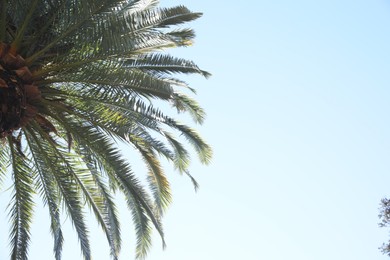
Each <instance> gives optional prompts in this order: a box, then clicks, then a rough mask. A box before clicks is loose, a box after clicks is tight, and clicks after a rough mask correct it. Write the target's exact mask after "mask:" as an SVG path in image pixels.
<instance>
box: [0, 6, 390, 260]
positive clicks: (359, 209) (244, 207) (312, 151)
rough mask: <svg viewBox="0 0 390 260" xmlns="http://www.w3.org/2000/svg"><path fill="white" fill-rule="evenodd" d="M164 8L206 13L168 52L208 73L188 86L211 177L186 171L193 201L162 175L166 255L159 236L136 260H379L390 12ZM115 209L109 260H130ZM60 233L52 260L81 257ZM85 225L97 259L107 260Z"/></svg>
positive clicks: (127, 237)
mask: <svg viewBox="0 0 390 260" xmlns="http://www.w3.org/2000/svg"><path fill="white" fill-rule="evenodd" d="M162 4H163V5H164V6H174V5H179V4H184V5H186V6H187V7H189V8H190V9H191V10H193V11H201V12H203V13H204V16H203V17H202V18H201V19H200V20H198V21H196V22H194V23H192V24H191V27H192V28H194V29H195V30H196V31H197V35H198V37H197V40H196V44H195V45H194V46H193V47H191V48H186V49H183V50H179V51H175V55H177V56H181V57H185V58H188V59H192V60H194V61H196V62H197V63H198V64H199V65H200V66H201V67H202V68H203V69H205V70H209V71H210V72H212V73H213V77H212V78H210V79H209V80H205V79H203V78H200V77H188V78H185V79H186V80H187V81H188V82H189V83H190V84H191V86H192V87H195V88H196V89H197V90H198V96H197V99H198V100H199V101H200V102H201V104H202V105H203V107H204V108H205V109H206V111H207V113H208V117H207V120H206V122H205V124H204V125H203V126H200V127H198V129H199V131H200V132H201V133H202V135H203V136H204V137H205V138H206V139H207V140H208V141H209V143H211V144H212V146H213V147H214V153H215V156H214V159H213V162H212V164H211V165H210V166H208V167H205V166H202V165H200V163H198V161H196V160H194V161H193V164H192V168H191V172H192V174H193V175H194V176H195V177H196V178H197V180H198V181H199V182H200V185H201V188H200V190H199V192H198V193H195V192H194V191H193V189H192V186H191V183H190V181H189V180H188V179H187V178H184V177H181V176H179V175H178V174H176V173H174V172H172V173H170V174H169V176H170V179H171V181H172V188H173V195H174V202H173V204H172V206H171V208H170V210H169V211H168V214H167V215H166V217H165V218H164V227H165V233H166V240H167V244H168V247H167V249H166V250H165V251H163V250H162V249H161V244H160V241H159V239H158V236H156V239H155V240H154V247H153V250H152V251H151V252H150V254H149V257H148V258H147V259H148V260H237V259H245V260H286V259H292V260H313V259H315V260H330V259H331V260H345V259H353V260H373V259H375V260H381V259H383V260H384V259H389V258H388V257H386V256H384V255H382V254H381V252H380V251H379V250H378V247H380V246H381V244H382V243H383V242H385V241H386V239H387V238H388V237H390V236H388V231H387V230H385V229H380V228H378V222H379V219H378V212H379V211H378V207H379V202H380V199H381V198H383V197H385V196H389V197H390V118H389V111H390V102H389V101H390V73H389V71H390V2H389V1H386V0H370V1H366V0H364V1H363V0H353V1H352V0H326V1H322V0H318V1H311V0H310V1H309V0H306V1H305V0H295V1H291V0H272V1H263V0H256V1H254V0H248V1H241V2H238V1H230V0H227V1H194V0H192V1H190V0H164V1H163V2H162ZM129 157H131V156H130V155H129ZM137 164H138V162H137V161H136V160H135V162H134V163H133V165H134V167H135V168H136V169H137V168H138V167H140V166H139V165H137ZM140 170H142V168H140ZM140 170H138V171H140ZM5 194H7V193H4V192H3V193H2V194H0V206H1V211H2V212H4V211H5V207H6V201H7V200H8V198H7V197H6V195H5ZM121 212H122V213H125V214H123V215H122V229H123V242H124V243H123V248H122V255H121V258H120V259H121V260H123V259H133V256H134V243H133V241H134V235H133V231H132V228H133V227H132V223H131V221H130V219H131V217H130V214H129V213H128V212H127V210H125V209H123V210H121ZM126 214H127V215H126ZM47 215H48V214H47V209H44V210H38V212H37V213H36V220H35V225H34V228H33V231H32V235H33V238H32V240H33V242H32V245H31V249H30V256H31V259H32V260H38V259H53V257H52V253H51V250H52V245H53V241H52V239H51V236H50V232H49V223H48V219H47V217H48V216H47ZM0 220H1V224H0V244H1V245H3V246H2V247H1V249H0V259H1V260H3V259H8V255H9V250H8V249H7V250H5V247H4V245H5V244H7V243H8V228H9V225H8V224H7V216H6V215H5V214H2V215H0ZM66 225H68V230H67V232H66V234H65V248H64V257H63V259H64V260H70V259H72V260H78V259H80V260H81V256H80V250H79V246H78V243H77V238H76V235H75V233H74V231H72V227H71V225H69V224H66ZM96 226H97V224H96V223H95V222H93V221H92V222H91V225H90V227H91V229H92V231H91V233H92V237H93V241H92V248H93V250H94V259H95V260H108V259H109V257H108V256H109V253H108V246H107V243H106V241H105V237H104V235H103V234H102V232H100V231H99V230H97V228H96Z"/></svg>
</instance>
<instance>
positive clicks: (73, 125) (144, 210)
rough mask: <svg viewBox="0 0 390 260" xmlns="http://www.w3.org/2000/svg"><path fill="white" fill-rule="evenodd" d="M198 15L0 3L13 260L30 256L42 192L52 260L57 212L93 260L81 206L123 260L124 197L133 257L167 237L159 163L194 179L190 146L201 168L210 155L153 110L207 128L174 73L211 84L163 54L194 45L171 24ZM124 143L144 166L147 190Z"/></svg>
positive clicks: (3, 164) (2, 124)
mask: <svg viewBox="0 0 390 260" xmlns="http://www.w3.org/2000/svg"><path fill="white" fill-rule="evenodd" d="M200 15H201V14H199V13H192V12H190V11H189V10H188V9H187V8H185V7H183V6H178V7H173V8H159V7H158V1H157V0H12V1H11V0H0V142H1V149H0V179H3V177H5V176H6V175H7V174H12V181H13V196H12V199H11V202H10V207H9V208H10V221H11V232H10V239H11V246H12V252H11V259H27V258H28V245H29V242H30V239H31V238H30V227H31V224H32V220H33V209H34V201H35V198H36V197H37V196H36V194H38V197H41V198H42V200H43V202H44V203H45V205H47V207H48V209H49V214H50V220H51V224H50V229H51V233H52V235H53V238H54V255H55V258H56V259H57V260H58V259H61V251H62V245H63V235H62V231H61V221H60V216H61V212H60V209H61V208H63V209H64V210H65V211H66V213H67V214H68V215H69V216H70V219H71V221H72V223H73V225H74V227H75V230H76V232H77V234H78V237H79V241H80V245H81V250H82V253H83V255H84V258H85V259H90V258H91V252H90V246H89V239H88V232H87V226H86V223H85V220H84V214H83V212H84V209H83V208H84V205H87V206H88V207H89V208H90V209H91V210H92V211H93V212H94V214H95V216H96V219H97V221H98V222H99V224H100V226H101V227H102V230H103V231H104V233H105V235H106V237H107V241H108V244H109V246H110V249H111V256H112V258H113V259H117V258H118V254H119V252H120V247H121V236H120V226H119V221H118V215H117V209H116V206H115V203H114V199H113V192H117V191H119V192H122V193H123V194H124V195H125V197H126V201H127V204H128V207H129V209H130V210H131V212H132V216H133V221H134V224H135V228H136V235H137V248H136V255H137V257H139V258H142V257H144V256H145V255H146V253H147V251H148V248H149V246H150V242H151V236H150V232H151V230H152V227H153V226H154V228H155V229H156V230H157V231H158V232H159V233H160V234H161V237H162V238H163V231H162V227H161V222H160V218H161V216H162V214H163V213H164V210H165V209H166V207H167V205H168V204H169V203H170V201H171V194H170V189H169V182H168V180H167V178H166V176H165V175H164V172H163V169H162V167H161V163H160V157H163V158H167V159H168V160H169V161H171V162H172V163H173V164H174V166H175V168H176V169H177V170H178V171H179V172H181V173H184V174H186V175H188V176H190V175H189V173H188V169H187V168H188V166H189V159H190V158H189V152H188V151H187V150H186V147H185V145H183V141H184V140H185V141H186V142H188V143H189V144H190V145H191V146H192V147H194V149H195V151H196V152H197V154H198V155H199V158H200V160H201V162H203V163H207V162H209V160H210V157H211V149H210V147H209V146H208V145H207V144H206V143H205V142H204V141H203V140H202V138H201V137H200V136H199V134H197V132H196V131H195V130H194V129H193V128H191V127H190V126H188V125H186V124H183V123H180V122H179V121H178V120H176V119H175V118H173V117H172V116H170V115H168V114H166V113H164V112H162V111H160V110H159V109H158V108H156V107H154V106H155V105H154V104H155V101H158V102H159V103H158V104H160V103H161V101H163V102H166V103H169V104H170V105H171V106H173V107H174V108H175V110H176V111H177V112H188V113H189V114H190V115H191V116H192V117H193V119H194V120H195V121H196V122H197V123H202V121H203V119H204V111H203V110H202V108H201V107H199V105H198V104H197V102H196V101H195V100H193V99H192V98H191V97H190V96H188V95H187V94H186V92H194V90H193V89H192V88H190V87H189V86H188V85H187V84H186V83H185V82H183V81H182V80H179V79H177V78H176V77H174V76H173V74H174V73H195V74H201V75H203V76H205V77H207V76H208V75H209V74H208V73H207V72H205V71H203V70H201V69H199V68H198V67H197V66H196V65H195V64H194V63H193V62H192V61H188V60H184V59H180V58H175V57H172V56H170V55H168V54H165V53H163V52H161V50H164V49H166V48H172V47H179V46H188V45H190V44H191V41H192V39H193V37H194V32H193V31H192V30H191V29H187V28H182V27H175V28H172V26H175V25H179V24H183V23H186V22H189V21H192V20H194V19H196V18H198V17H200ZM161 104H163V103H161ZM168 113H171V110H168ZM180 136H182V137H180ZM183 138H184V139H183ZM117 142H125V143H128V144H129V145H130V146H131V147H133V148H134V149H135V150H136V151H138V152H139V154H140V155H141V157H142V158H143V161H144V162H145V165H146V168H147V174H146V176H147V181H148V183H149V188H148V189H145V188H144V187H143V186H142V185H141V183H140V181H139V180H138V179H137V178H136V176H135V175H134V173H133V172H132V170H131V167H130V162H129V161H128V160H125V159H124V158H123V156H122V155H121V151H120V149H119V148H118V146H117V145H116V144H117ZM190 178H191V180H192V181H193V182H194V184H195V185H196V182H195V181H194V179H193V178H192V177H191V176H190Z"/></svg>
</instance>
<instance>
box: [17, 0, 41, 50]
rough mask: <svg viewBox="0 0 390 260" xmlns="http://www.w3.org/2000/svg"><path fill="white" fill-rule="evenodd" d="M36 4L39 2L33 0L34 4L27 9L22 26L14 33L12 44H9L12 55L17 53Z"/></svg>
mask: <svg viewBox="0 0 390 260" xmlns="http://www.w3.org/2000/svg"><path fill="white" fill-rule="evenodd" d="M38 2H39V0H34V2H32V4H31V6H30V8H29V9H30V10H29V12H28V14H27V15H26V17H25V18H24V21H23V24H22V26H21V27H20V28H18V31H17V33H16V37H15V39H14V40H13V42H12V43H11V50H10V52H11V53H12V54H16V53H17V52H18V50H19V48H20V44H21V43H22V40H23V36H24V33H25V32H26V30H27V27H28V25H29V24H30V22H31V18H32V16H33V14H34V12H35V9H36V8H37V5H38Z"/></svg>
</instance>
